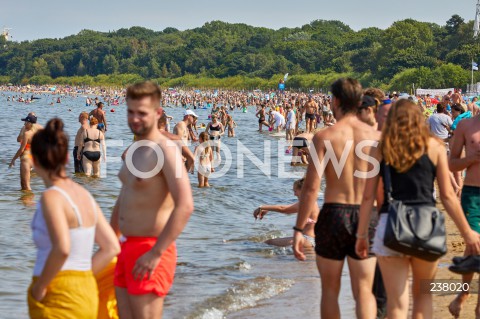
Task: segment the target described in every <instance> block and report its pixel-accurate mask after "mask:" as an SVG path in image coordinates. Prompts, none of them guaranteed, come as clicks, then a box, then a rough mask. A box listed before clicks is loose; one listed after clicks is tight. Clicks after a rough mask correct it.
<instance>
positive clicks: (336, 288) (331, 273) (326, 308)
mask: <svg viewBox="0 0 480 319" xmlns="http://www.w3.org/2000/svg"><path fill="white" fill-rule="evenodd" d="M343 263H344V260H333V259H327V258H323V257H320V256H317V268H318V272H319V273H320V280H321V286H322V297H321V302H320V318H323V319H340V307H339V306H338V295H339V293H340V283H341V281H340V279H341V277H342V269H343Z"/></svg>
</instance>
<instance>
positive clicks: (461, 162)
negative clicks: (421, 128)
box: [449, 115, 480, 318]
mask: <svg viewBox="0 0 480 319" xmlns="http://www.w3.org/2000/svg"><path fill="white" fill-rule="evenodd" d="M479 123H480V115H476V116H474V117H472V118H469V119H464V120H462V121H461V122H459V123H458V126H457V129H456V130H455V135H454V138H453V143H452V149H451V153H450V160H449V167H450V170H451V171H452V172H460V171H463V170H465V169H466V170H467V172H466V175H465V181H464V185H463V189H462V197H461V203H462V208H463V211H464V212H465V214H466V217H467V221H468V223H469V224H470V227H471V228H472V229H473V230H474V231H476V232H477V233H480V125H479ZM463 148H465V157H461V156H462V151H463ZM465 255H469V252H468V251H465ZM476 258H479V257H478V256H476ZM473 275H474V273H469V274H465V275H463V282H465V283H470V282H471V281H472V279H473ZM479 283H480V282H479ZM468 297H469V293H468V292H461V293H460V294H458V295H457V297H456V298H455V300H453V301H452V302H451V303H450V306H449V310H450V313H451V314H452V315H453V316H454V317H455V318H459V316H460V311H461V309H462V306H463V303H464V302H465V301H466V300H467V298H468ZM475 317H476V318H480V295H478V301H477V307H476V309H475Z"/></svg>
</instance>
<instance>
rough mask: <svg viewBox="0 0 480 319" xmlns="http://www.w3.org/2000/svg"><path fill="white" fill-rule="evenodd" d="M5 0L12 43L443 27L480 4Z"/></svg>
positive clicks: (1, 13) (0, 23)
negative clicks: (331, 23) (147, 34)
mask: <svg viewBox="0 0 480 319" xmlns="http://www.w3.org/2000/svg"><path fill="white" fill-rule="evenodd" d="M4 1H5V2H4V5H3V6H2V9H1V10H0V28H2V29H3V27H8V28H12V30H11V31H10V33H11V35H12V36H13V38H12V40H13V41H24V40H35V39H42V38H63V37H66V36H69V35H73V34H77V33H78V32H80V31H81V30H83V29H89V30H95V31H103V32H108V31H113V30H118V29H120V28H130V27H132V26H142V27H145V28H148V29H152V30H155V31H161V30H163V29H165V28H166V27H174V28H177V29H179V30H186V29H192V28H196V27H201V26H202V25H203V24H205V23H206V22H210V21H213V20H221V21H224V22H230V23H246V24H249V25H252V26H259V27H267V28H272V29H279V28H282V27H290V28H291V27H300V26H302V25H304V24H308V23H310V22H311V21H313V20H317V19H322V20H340V21H342V22H343V23H345V24H347V25H349V26H350V27H351V28H352V29H354V30H360V29H362V28H366V27H378V28H381V29H385V28H388V27H389V26H390V25H391V24H392V23H393V22H395V21H398V20H403V19H406V18H412V19H415V20H419V21H425V22H434V23H437V24H440V25H444V24H445V22H446V21H447V20H448V19H449V18H450V17H451V16H452V15H453V14H458V15H460V16H461V17H463V18H464V19H465V20H466V21H468V20H473V19H474V18H475V8H476V1H475V0H459V1H455V0H453V1H452V0H402V1H398V0H337V1H332V0H329V1H325V0H290V1H286V0H236V1H232V0H174V1H168V2H166V1H146V0H133V1H132V0H130V1H126V0H81V1H75V2H74V1H69V0H47V1H38V0H22V1H8V0H4ZM7 1H8V3H7Z"/></svg>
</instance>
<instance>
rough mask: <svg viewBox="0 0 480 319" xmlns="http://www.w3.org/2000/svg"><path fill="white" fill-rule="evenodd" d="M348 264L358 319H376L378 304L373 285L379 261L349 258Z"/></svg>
mask: <svg viewBox="0 0 480 319" xmlns="http://www.w3.org/2000/svg"><path fill="white" fill-rule="evenodd" d="M347 262H348V269H349V270H350V281H351V284H352V292H353V297H354V298H355V303H356V308H355V309H356V313H357V318H365V319H371V318H375V316H376V314H377V303H376V301H375V297H374V295H373V293H372V285H373V278H374V276H375V265H376V264H377V259H376V258H368V259H365V260H356V259H353V258H351V257H348V259H347Z"/></svg>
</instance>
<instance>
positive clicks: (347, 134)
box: [293, 79, 380, 319]
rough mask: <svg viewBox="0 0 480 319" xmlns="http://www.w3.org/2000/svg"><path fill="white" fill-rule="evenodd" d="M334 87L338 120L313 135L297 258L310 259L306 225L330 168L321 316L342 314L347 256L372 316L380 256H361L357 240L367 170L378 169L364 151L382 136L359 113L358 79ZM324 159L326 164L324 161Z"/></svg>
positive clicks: (320, 263)
mask: <svg viewBox="0 0 480 319" xmlns="http://www.w3.org/2000/svg"><path fill="white" fill-rule="evenodd" d="M331 91H332V94H333V101H332V111H333V113H334V116H335V118H336V119H337V123H336V124H335V125H334V126H331V127H328V128H326V129H324V130H321V131H319V132H318V133H317V134H316V135H315V136H314V138H313V141H312V143H313V148H311V149H310V154H311V161H310V164H309V166H308V169H307V174H306V179H305V183H304V185H303V189H302V194H301V197H300V207H299V214H298V216H297V222H296V225H295V227H294V245H293V248H294V253H295V257H296V258H297V259H299V260H305V259H306V257H305V255H304V253H303V244H304V243H303V241H304V237H303V234H302V231H303V228H304V227H305V225H306V224H307V219H308V216H309V215H310V214H311V212H312V210H313V209H314V207H315V204H316V201H317V197H318V191H319V188H320V182H321V177H322V174H323V173H324V172H325V179H326V185H327V186H326V187H325V192H324V204H323V207H322V209H321V211H320V215H319V217H318V221H317V223H316V225H315V236H316V238H315V242H316V248H315V252H316V253H317V267H318V271H319V273H320V279H321V283H322V297H321V318H329V319H330V318H332V319H337V318H340V308H339V305H338V295H339V293H340V282H341V280H340V278H341V276H342V271H343V265H344V262H345V258H346V257H347V262H348V266H349V270H350V280H351V284H352V290H353V295H354V298H355V301H356V315H357V318H368V319H371V318H375V315H376V303H375V297H374V296H373V293H372V284H373V278H374V273H375V264H376V259H375V258H368V259H364V260H361V259H360V258H359V257H358V256H357V255H356V253H355V242H356V232H357V223H358V213H359V208H360V203H361V201H362V196H363V190H364V186H365V181H366V176H365V175H367V176H368V174H365V173H367V172H368V173H370V174H372V173H375V172H370V170H371V166H372V165H371V163H369V161H368V160H365V157H364V156H365V155H366V154H369V152H370V150H371V147H372V144H373V145H375V143H377V142H378V141H379V139H380V133H379V132H377V131H376V130H375V129H374V128H373V127H371V126H369V125H368V124H366V123H363V122H362V121H360V120H359V119H358V117H357V109H358V106H359V105H360V103H361V101H362V87H361V85H360V83H359V82H358V81H356V80H354V79H340V80H337V81H336V82H335V83H334V84H333V85H332V88H331ZM365 141H369V143H368V144H367V143H365V144H366V145H364V146H363V147H360V146H359V144H360V143H362V142H365ZM357 148H358V149H357ZM361 153H363V154H361ZM359 155H361V157H360V156H359ZM362 155H363V156H362ZM324 160H325V161H326V165H325V168H323V165H322V164H321V163H322V162H323V161H324ZM339 163H342V165H343V167H342V166H341V165H340V164H339ZM339 166H340V167H339ZM376 173H378V172H376ZM374 226H375V223H374V222H372V223H371V225H370V229H369V236H370V239H373V235H374V233H375V228H374Z"/></svg>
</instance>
